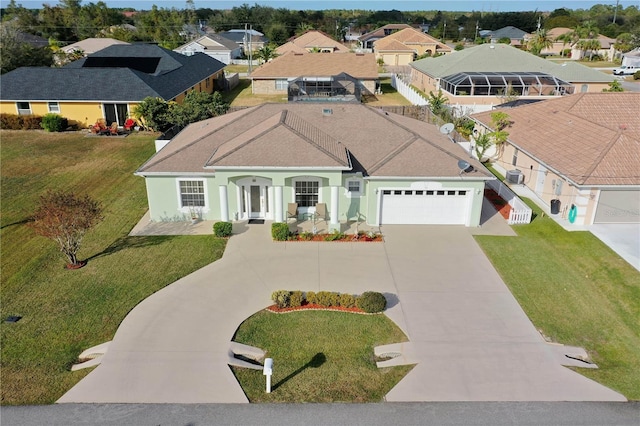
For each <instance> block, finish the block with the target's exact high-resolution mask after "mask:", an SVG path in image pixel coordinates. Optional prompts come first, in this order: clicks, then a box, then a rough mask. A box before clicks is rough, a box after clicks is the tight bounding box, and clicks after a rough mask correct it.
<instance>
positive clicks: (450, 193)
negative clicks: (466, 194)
mask: <svg viewBox="0 0 640 426" xmlns="http://www.w3.org/2000/svg"><path fill="white" fill-rule="evenodd" d="M447 195H456V191H447Z"/></svg>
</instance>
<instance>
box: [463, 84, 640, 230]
mask: <svg viewBox="0 0 640 426" xmlns="http://www.w3.org/2000/svg"><path fill="white" fill-rule="evenodd" d="M638 105H640V93H634V92H623V93H580V94H577V95H574V96H567V97H561V98H556V99H551V100H546V101H543V102H536V103H534V104H530V105H524V106H520V107H516V108H511V109H508V110H505V111H504V112H506V113H507V114H508V115H509V120H510V121H511V125H510V126H509V127H508V128H506V129H505V130H506V131H507V132H508V133H509V137H508V141H507V143H506V144H505V146H504V147H503V149H501V150H499V151H498V152H494V153H493V155H494V160H493V165H494V166H495V167H496V169H498V170H499V171H501V172H502V173H505V175H506V176H511V178H509V179H511V180H513V181H514V182H513V183H516V184H517V183H520V184H522V185H525V186H527V187H528V188H529V189H531V191H532V192H534V193H535V194H536V195H537V196H538V200H537V201H538V202H540V203H543V204H546V205H547V206H550V207H553V206H554V204H555V207H556V209H557V211H558V214H560V215H562V217H565V218H568V219H569V220H574V223H576V224H578V225H591V224H594V223H640V114H638ZM472 118H473V119H474V120H475V121H476V123H477V124H478V126H479V127H480V129H477V130H478V131H483V130H484V129H491V112H488V111H487V112H483V113H479V114H475V115H473V116H472ZM509 179H508V180H509ZM572 206H575V207H572ZM551 210H552V212H553V208H552V209H551ZM572 210H573V212H572ZM572 217H573V219H572Z"/></svg>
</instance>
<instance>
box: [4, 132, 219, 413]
mask: <svg viewBox="0 0 640 426" xmlns="http://www.w3.org/2000/svg"><path fill="white" fill-rule="evenodd" d="M0 138H1V139H2V144H1V145H0V158H1V160H2V179H1V190H2V205H1V213H2V220H1V226H2V231H1V235H0V236H1V241H2V258H1V267H2V277H1V281H0V286H1V291H2V306H1V307H0V317H1V318H2V320H3V321H2V322H1V323H0V339H1V340H0V345H1V349H0V350H1V352H0V353H1V357H2V360H1V364H0V365H1V368H2V389H1V403H2V404H46V403H52V402H55V401H56V400H57V399H58V398H59V397H60V396H62V394H63V393H64V392H65V391H67V390H68V389H70V388H71V387H72V386H73V385H74V384H75V383H77V382H78V381H79V380H80V379H81V378H82V377H84V376H85V375H86V374H87V371H82V372H74V373H72V372H70V370H69V368H70V366H71V365H72V364H73V363H74V362H75V361H76V359H77V356H78V354H79V353H80V352H81V351H82V350H84V349H87V348H89V347H91V346H94V345H96V344H99V343H102V342H105V341H108V340H111V339H112V338H113V335H114V333H115V331H116V329H117V327H118V325H119V324H120V322H121V321H122V320H123V319H124V317H125V316H126V315H127V313H128V312H129V311H130V310H131V309H133V307H134V306H135V305H136V304H138V303H139V302H140V301H142V300H143V299H145V298H146V297H148V296H149V295H150V294H152V293H154V292H156V291H158V290H159V289H161V288H163V287H164V286H166V285H167V284H170V283H172V282H173V281H175V280H176V279H178V278H180V277H182V276H185V275H187V274H188V273H190V272H192V271H194V270H196V269H199V268H200V267H202V266H204V265H206V264H208V263H210V262H212V261H214V260H216V259H218V258H219V257H220V256H221V255H222V252H223V250H224V247H225V242H224V241H222V240H219V239H216V238H215V237H213V236H197V237H194V236H190V237H128V236H127V234H128V232H129V231H130V230H131V228H132V227H133V226H134V225H135V224H136V222H137V221H138V220H140V218H141V217H142V215H143V214H144V212H145V210H146V208H147V202H146V193H145V184H144V179H142V178H140V177H136V176H134V175H133V172H134V171H135V170H136V169H137V168H138V167H139V166H140V165H141V164H142V163H143V162H144V161H145V160H147V159H148V158H149V157H150V156H151V155H152V154H153V152H154V146H153V141H154V139H155V135H154V134H150V133H146V134H145V133H141V134H136V135H130V136H128V137H127V138H105V137H102V138H101V137H85V136H84V134H82V133H63V134H51V133H45V132H41V131H0ZM49 188H51V189H66V190H73V191H77V192H79V193H87V194H89V195H90V196H92V197H93V198H95V199H97V200H99V201H100V202H101V203H102V205H103V207H104V211H105V220H104V221H103V222H101V223H100V224H99V225H98V226H97V227H96V228H95V229H94V230H92V231H90V232H89V233H88V234H87V236H86V237H85V239H84V241H83V245H82V248H81V250H80V253H79V258H80V259H88V260H89V263H88V265H87V266H86V267H84V268H82V269H80V270H77V271H69V270H66V269H64V267H63V266H64V264H65V263H66V261H65V259H64V258H63V257H62V255H61V253H60V252H59V251H58V249H57V246H56V245H55V244H54V243H53V242H51V241H49V240H47V239H45V238H42V237H37V236H35V235H34V233H33V232H32V230H31V229H29V228H28V227H27V226H26V225H25V223H26V222H27V221H28V218H29V215H30V213H31V212H32V211H33V209H34V206H35V204H36V202H37V199H38V196H39V195H40V194H41V193H43V192H44V191H45V190H46V189H49ZM169 258H170V259H171V261H170V262H169V261H166V259H169ZM9 315H17V316H21V317H22V319H21V320H20V321H18V322H16V323H13V324H12V323H6V322H4V319H5V318H6V317H7V316H9Z"/></svg>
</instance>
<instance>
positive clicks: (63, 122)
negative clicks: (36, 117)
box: [40, 113, 69, 132]
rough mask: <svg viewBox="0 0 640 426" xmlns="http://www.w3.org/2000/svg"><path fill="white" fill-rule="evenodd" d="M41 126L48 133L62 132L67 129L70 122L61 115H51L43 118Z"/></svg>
mask: <svg viewBox="0 0 640 426" xmlns="http://www.w3.org/2000/svg"><path fill="white" fill-rule="evenodd" d="M40 125H41V126H42V128H43V129H45V130H46V131H47V132H62V131H64V130H66V129H67V127H68V126H69V122H68V121H67V119H66V118H64V117H63V116H61V115H58V114H54V113H49V114H46V115H45V116H44V117H42V123H40Z"/></svg>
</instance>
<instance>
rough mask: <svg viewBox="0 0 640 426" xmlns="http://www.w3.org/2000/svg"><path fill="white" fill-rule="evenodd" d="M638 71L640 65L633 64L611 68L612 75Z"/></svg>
mask: <svg viewBox="0 0 640 426" xmlns="http://www.w3.org/2000/svg"><path fill="white" fill-rule="evenodd" d="M638 71H640V67H636V66H633V65H623V66H621V67H620V68H615V69H614V70H613V74H614V75H631V74H635V73H636V72H638Z"/></svg>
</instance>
